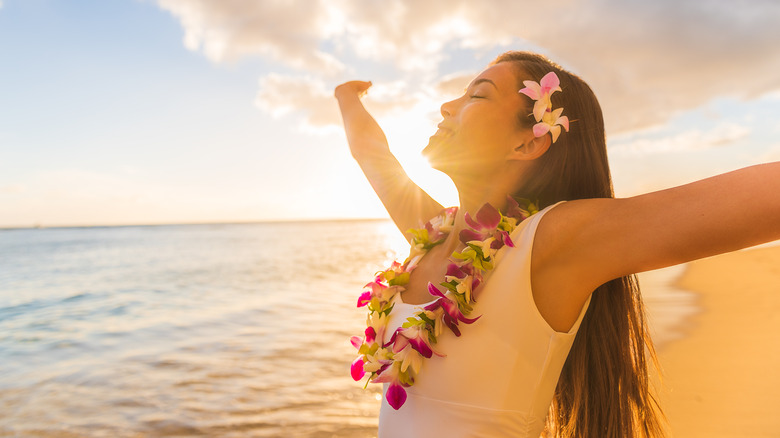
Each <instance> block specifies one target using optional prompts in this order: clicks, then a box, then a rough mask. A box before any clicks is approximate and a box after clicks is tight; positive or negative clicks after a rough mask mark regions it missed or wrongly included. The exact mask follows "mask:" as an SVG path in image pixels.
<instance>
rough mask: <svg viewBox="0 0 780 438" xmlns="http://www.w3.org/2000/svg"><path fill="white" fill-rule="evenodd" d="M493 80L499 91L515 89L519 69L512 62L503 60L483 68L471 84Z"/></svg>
mask: <svg viewBox="0 0 780 438" xmlns="http://www.w3.org/2000/svg"><path fill="white" fill-rule="evenodd" d="M486 80H487V81H492V82H493V83H494V84H495V85H496V88H498V90H499V91H513V90H515V89H517V85H518V83H519V80H518V78H517V71H516V69H515V67H514V66H513V65H512V63H510V62H501V63H498V64H495V65H491V66H490V67H488V68H486V69H484V70H482V72H481V73H480V74H478V75H477V77H475V78H474V79H473V80H472V81H471V83H470V84H469V86H470V87H471V86H474V85H477V84H479V83H482V82H485V81H486Z"/></svg>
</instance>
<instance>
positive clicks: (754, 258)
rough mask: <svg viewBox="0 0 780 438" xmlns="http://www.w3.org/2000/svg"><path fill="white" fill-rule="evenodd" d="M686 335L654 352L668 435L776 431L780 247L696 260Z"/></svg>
mask: <svg viewBox="0 0 780 438" xmlns="http://www.w3.org/2000/svg"><path fill="white" fill-rule="evenodd" d="M676 286H677V287H679V288H682V289H687V290H690V291H693V292H696V293H698V294H699V295H698V299H697V302H698V304H699V306H700V307H701V312H699V313H698V314H696V315H694V316H693V317H692V318H691V321H690V324H689V325H688V326H687V327H686V328H685V331H686V336H685V337H684V338H682V339H679V340H676V341H674V342H671V343H669V344H667V345H664V346H663V347H662V348H661V349H660V350H659V352H658V355H659V360H660V362H661V368H662V370H663V373H664V383H663V386H662V389H661V391H660V396H661V401H662V405H663V407H664V409H665V411H666V414H667V417H668V419H669V424H670V429H671V435H672V436H673V437H682V438H696V437H707V438H714V437H780V247H770V248H755V249H749V250H743V251H737V252H734V253H729V254H724V255H720V256H717V257H712V258H708V259H703V260H699V261H696V262H693V263H691V264H690V265H689V267H688V268H687V269H686V270H685V273H684V274H683V275H682V277H681V278H680V279H679V281H678V283H677V284H676Z"/></svg>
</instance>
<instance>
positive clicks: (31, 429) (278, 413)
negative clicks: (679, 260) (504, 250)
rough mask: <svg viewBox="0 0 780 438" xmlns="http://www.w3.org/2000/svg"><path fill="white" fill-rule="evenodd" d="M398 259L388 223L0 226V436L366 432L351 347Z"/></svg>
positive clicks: (372, 402) (370, 420)
mask: <svg viewBox="0 0 780 438" xmlns="http://www.w3.org/2000/svg"><path fill="white" fill-rule="evenodd" d="M407 250H408V247H406V245H405V241H404V239H403V237H402V236H401V234H400V233H399V232H398V230H397V229H395V227H394V226H393V224H392V223H391V222H389V221H329V222H297V223H258V224H219V225H161V226H128V227H85V228H49V229H11V230H0V436H39V437H104V436H105V437H141V436H152V437H164V436H165V437H173V436H219V437H277V436H295V437H332V436H338V437H366V436H374V435H375V434H376V424H377V414H378V410H379V392H378V391H379V385H370V386H369V389H368V390H363V389H362V383H356V382H353V381H352V380H351V378H350V377H349V365H350V362H351V361H352V360H353V359H354V357H355V350H354V348H353V347H352V346H351V345H350V344H349V342H348V339H349V337H350V336H351V335H353V334H359V333H360V332H361V331H362V329H363V328H364V326H363V324H364V320H365V314H364V312H362V311H360V310H357V309H356V308H355V304H356V299H357V296H358V295H359V293H360V292H361V291H362V287H363V285H364V284H365V283H366V282H368V281H369V280H370V279H371V278H372V275H373V274H374V273H375V272H376V271H377V270H379V269H381V268H383V267H385V266H387V265H388V264H389V262H390V261H391V260H393V259H395V258H404V257H405V255H406V254H405V252H406V251H407ZM661 283H663V284H667V283H668V281H666V280H663V281H661ZM668 294H671V295H670V296H672V297H678V298H679V297H680V296H683V295H680V294H677V293H676V292H674V291H672V292H668ZM678 298H674V299H672V301H671V302H672V303H673V304H674V305H673V306H671V307H670V309H671V310H669V311H668V312H666V311H665V310H664V306H663V305H662V306H661V308H660V309H661V310H659V312H661V313H662V314H664V313H665V314H668V315H672V316H671V319H672V320H673V321H676V320H679V319H680V315H679V314H678V313H675V312H677V310H675V309H679V308H680V306H679V303H678V302H676V301H675V299H678ZM661 301H664V300H661ZM656 307H657V306H656ZM667 307H669V306H667ZM666 319H669V318H668V317H667V318H666ZM660 336H661V337H663V336H664V334H663V333H661V335H660Z"/></svg>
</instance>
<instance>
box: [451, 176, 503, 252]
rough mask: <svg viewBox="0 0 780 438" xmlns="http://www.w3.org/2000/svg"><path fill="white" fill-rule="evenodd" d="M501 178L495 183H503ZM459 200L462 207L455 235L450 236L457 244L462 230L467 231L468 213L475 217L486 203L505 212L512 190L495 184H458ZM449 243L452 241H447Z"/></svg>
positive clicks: (456, 218) (456, 222)
mask: <svg viewBox="0 0 780 438" xmlns="http://www.w3.org/2000/svg"><path fill="white" fill-rule="evenodd" d="M501 180H502V179H501V178H496V179H494V180H493V181H501ZM456 187H457V188H458V198H459V204H460V207H459V209H458V214H457V216H456V217H455V223H454V229H453V231H454V232H453V233H451V234H450V236H454V241H456V242H457V239H458V238H457V235H458V234H459V233H460V231H461V230H463V229H465V228H466V227H467V226H468V225H467V224H466V219H465V217H466V213H467V212H468V213H469V215H470V216H471V217H474V216H475V215H476V214H477V212H478V211H479V209H480V208H482V206H483V205H485V204H486V203H489V204H490V205H492V206H493V207H495V208H497V209H498V210H499V211H505V209H506V199H507V196H509V195H510V193H511V189H509V188H508V187H505V186H504V185H502V184H500V183H494V184H484V183H483V184H474V183H472V184H463V183H461V184H458V183H456ZM447 240H448V241H449V240H451V239H447Z"/></svg>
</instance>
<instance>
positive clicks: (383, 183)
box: [334, 81, 443, 240]
mask: <svg viewBox="0 0 780 438" xmlns="http://www.w3.org/2000/svg"><path fill="white" fill-rule="evenodd" d="M370 86H371V83H370V82H363V81H350V82H346V83H344V84H341V85H339V86H338V87H336V90H335V93H334V94H335V96H336V99H337V100H338V103H339V109H340V110H341V117H342V119H343V120H344V130H345V131H346V133H347V142H348V143H349V149H350V152H352V156H353V157H354V158H355V160H356V161H357V162H358V164H359V165H360V168H361V169H362V170H363V173H364V174H365V175H366V178H368V182H369V183H371V187H373V188H374V191H375V192H376V194H377V195H378V196H379V199H380V200H381V201H382V204H384V206H385V208H386V209H387V212H388V213H390V217H391V218H392V219H393V221H394V222H395V225H396V226H397V227H398V229H399V230H401V232H402V233H404V236H405V237H406V239H407V240H409V238H410V236H408V235H406V233H405V232H406V230H408V229H409V228H416V227H418V226H420V224H421V223H422V222H425V221H426V220H428V219H430V218H432V217H433V216H435V215H436V214H438V213H439V212H440V211H441V209H442V208H443V207H442V206H441V204H439V203H438V202H436V201H435V200H434V199H433V198H431V197H430V196H429V195H428V194H427V193H425V191H423V189H421V188H420V187H419V186H418V185H417V184H415V183H414V182H413V181H412V180H411V179H410V178H409V176H408V175H407V174H406V172H404V170H403V168H402V167H401V164H400V163H399V162H398V160H397V159H396V158H395V156H393V154H392V153H391V152H390V148H389V147H388V145H387V138H386V137H385V134H384V132H382V129H381V128H380V127H379V125H378V124H377V122H376V120H374V118H373V117H371V114H369V113H368V111H366V109H365V107H364V106H363V103H362V102H361V101H360V98H361V97H362V96H363V95H364V94H365V93H366V90H368V88H369V87H370Z"/></svg>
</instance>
